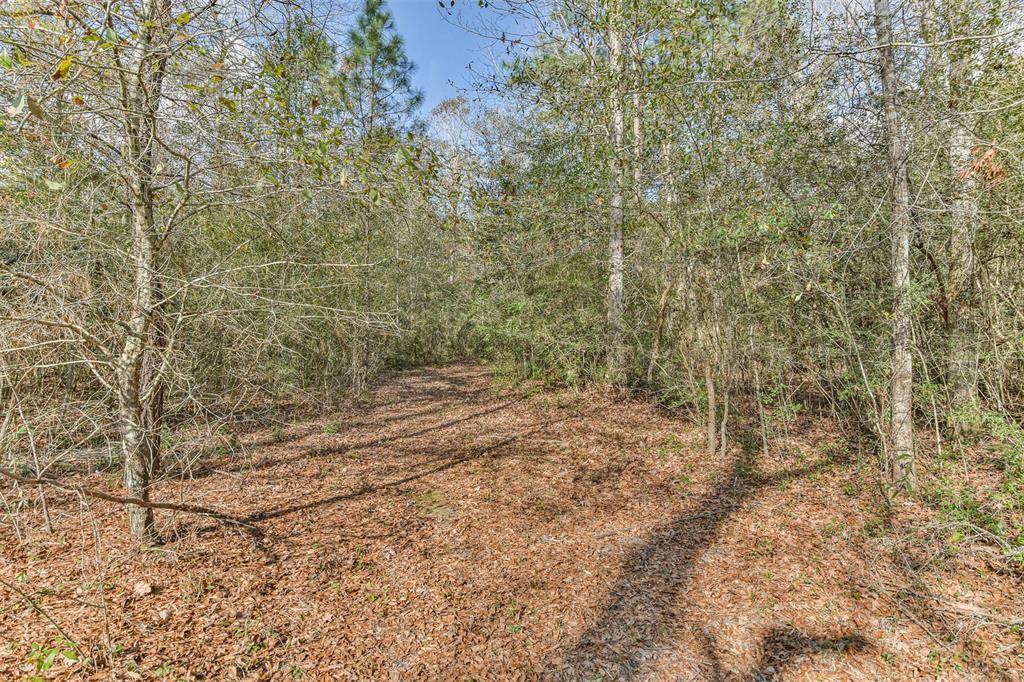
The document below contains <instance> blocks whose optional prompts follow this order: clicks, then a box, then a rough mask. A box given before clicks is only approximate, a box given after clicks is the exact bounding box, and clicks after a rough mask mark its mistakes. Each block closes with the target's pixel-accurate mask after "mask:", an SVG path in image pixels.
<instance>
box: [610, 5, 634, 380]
mask: <svg viewBox="0 0 1024 682" xmlns="http://www.w3.org/2000/svg"><path fill="white" fill-rule="evenodd" d="M623 21H624V16H623V12H622V7H621V0H609V1H608V12H607V22H608V38H607V41H608V73H609V78H610V83H609V88H608V111H609V116H610V120H609V122H608V131H609V143H610V144H609V146H610V152H609V164H610V167H609V178H610V183H611V184H610V187H609V201H608V381H609V383H611V384H612V385H613V386H622V385H623V384H624V383H625V381H626V339H625V330H624V328H623V324H624V320H623V318H624V316H625V307H626V297H625V291H624V288H625V284H624V270H625V268H624V260H625V252H624V245H623V225H624V223H625V211H624V203H623V202H624V194H625V185H626V161H625V155H626V153H625V149H624V145H625V125H626V124H625V113H624V106H625V102H624V100H625V95H626V93H625V88H626V82H625V76H624V73H623V68H622V62H623V43H624V36H623ZM637 131H638V132H637V135H639V124H638V125H637Z"/></svg>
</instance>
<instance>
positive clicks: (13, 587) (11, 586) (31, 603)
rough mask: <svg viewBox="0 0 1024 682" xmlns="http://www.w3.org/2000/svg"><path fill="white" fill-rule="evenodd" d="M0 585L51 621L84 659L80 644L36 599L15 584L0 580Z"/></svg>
mask: <svg viewBox="0 0 1024 682" xmlns="http://www.w3.org/2000/svg"><path fill="white" fill-rule="evenodd" d="M0 585H3V586H4V587H6V588H7V589H9V590H11V591H12V592H15V593H16V594H17V595H18V596H19V597H21V598H22V599H24V600H25V601H26V602H28V604H29V606H31V607H32V609H33V610H35V611H36V612H37V613H39V614H40V615H41V616H42V617H43V618H45V619H46V620H48V621H50V625H52V626H53V627H54V628H56V630H57V632H59V633H60V636H61V637H63V638H64V639H66V640H67V641H68V642H69V643H70V644H71V646H73V647H74V648H75V651H76V652H77V653H78V655H79V656H80V657H84V655H83V654H82V650H81V649H80V648H79V646H78V642H76V641H75V640H73V639H71V635H69V634H68V633H67V631H66V630H64V628H62V627H61V626H60V623H58V622H57V621H55V620H54V619H53V617H52V616H51V615H50V614H48V613H47V612H46V611H45V610H44V609H43V607H41V606H40V605H39V604H37V603H36V601H35V599H33V598H32V597H30V596H28V595H27V594H25V593H24V592H22V591H21V590H19V589H18V586H17V585H14V584H13V583H9V582H7V581H6V580H4V579H3V578H0Z"/></svg>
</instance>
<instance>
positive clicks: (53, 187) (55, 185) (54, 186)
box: [43, 178, 64, 192]
mask: <svg viewBox="0 0 1024 682" xmlns="http://www.w3.org/2000/svg"><path fill="white" fill-rule="evenodd" d="M43 182H45V183H46V189H48V190H50V191H51V192H59V191H60V190H62V189H64V183H63V182H56V181H54V180H50V179H49V178H43Z"/></svg>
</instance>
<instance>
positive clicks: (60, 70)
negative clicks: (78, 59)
mask: <svg viewBox="0 0 1024 682" xmlns="http://www.w3.org/2000/svg"><path fill="white" fill-rule="evenodd" d="M73 63H74V60H73V59H72V58H71V55H66V56H65V57H64V59H61V60H60V63H59V64H57V69H56V70H55V71H54V72H53V73H52V74H51V75H50V78H51V79H53V80H55V81H59V80H63V79H65V78H67V76H68V71H69V70H70V69H71V65H72V64H73Z"/></svg>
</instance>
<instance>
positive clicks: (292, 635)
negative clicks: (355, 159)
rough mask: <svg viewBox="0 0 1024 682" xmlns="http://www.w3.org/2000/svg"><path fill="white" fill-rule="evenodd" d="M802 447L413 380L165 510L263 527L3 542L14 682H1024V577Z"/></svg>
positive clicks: (465, 371)
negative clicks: (193, 507)
mask: <svg viewBox="0 0 1024 682" xmlns="http://www.w3.org/2000/svg"><path fill="white" fill-rule="evenodd" d="M800 432H801V433H803V434H804V435H803V436H802V438H803V442H802V443H801V445H800V447H793V448H787V449H786V454H780V453H775V452H770V453H769V456H768V457H767V458H764V457H762V455H761V453H760V451H759V447H758V446H751V447H747V448H746V449H745V448H743V447H740V446H739V445H732V446H731V447H730V448H729V453H728V454H727V455H722V456H719V457H715V458H713V459H711V460H709V459H708V458H707V456H706V455H705V454H704V448H703V443H702V441H701V438H702V436H701V430H700V429H699V428H696V427H694V426H692V425H691V424H688V423H686V422H685V421H682V420H678V419H674V418H672V417H671V416H668V415H665V414H663V413H660V412H659V411H658V410H656V409H654V408H653V407H651V406H649V405H646V404H643V403H641V402H622V401H617V400H612V399H611V398H610V397H607V396H604V395H602V394H600V393H596V392H594V393H587V394H582V395H580V394H573V393H570V392H561V393H554V394H552V393H546V394H539V395H534V396H531V397H522V396H521V395H519V394H516V393H514V392H511V391H505V392H501V391H497V390H495V389H494V388H493V387H492V383H491V380H490V377H489V375H488V373H487V371H486V370H484V369H482V368H479V367H473V366H449V367H443V368H433V369H424V370H416V371H410V372H405V373H402V374H398V375H396V376H395V377H393V378H391V379H389V380H387V381H386V382H385V383H384V384H383V385H382V386H381V387H380V388H379V389H378V390H376V391H375V392H374V394H373V395H372V396H371V398H370V400H369V401H368V403H367V404H366V405H364V406H361V407H351V408H349V409H347V410H345V411H343V412H339V413H337V414H332V415H326V416H324V417H323V418H322V419H320V420H318V421H312V422H303V423H297V424H294V425H293V426H292V427H291V428H290V429H286V430H284V431H280V432H276V433H274V434H270V433H269V432H256V433H248V434H245V435H244V436H243V437H242V444H243V445H244V446H246V447H245V450H246V454H245V456H244V457H240V458H223V459H221V460H219V461H212V462H207V463H205V466H203V467H202V469H198V470H197V471H196V473H195V475H194V476H192V477H190V478H187V479H185V480H181V481H167V482H164V483H162V484H161V486H160V488H159V490H158V491H157V492H156V494H155V495H154V497H155V498H156V499H161V500H166V499H180V500H183V501H185V500H187V501H189V502H193V503H195V504H201V505H204V506H210V507H215V508H218V509H222V510H224V511H227V512H229V513H231V514H234V515H237V516H239V517H242V518H245V519H246V520H247V521H248V522H249V523H251V524H252V525H253V526H254V527H255V529H257V532H242V531H240V530H237V529H232V528H229V527H224V526H220V525H217V524H215V523H213V522H211V521H209V520H205V519H197V518H196V517H190V516H187V515H174V514H170V513H166V512H163V513H158V521H159V523H160V531H161V533H162V535H163V536H164V537H167V538H168V539H169V541H168V542H167V543H166V544H165V545H163V546H161V547H158V548H155V549H151V550H144V551H139V550H137V549H134V548H133V547H132V546H131V544H130V543H129V542H128V541H127V540H126V538H125V537H124V530H125V526H126V519H125V515H124V513H123V510H121V509H120V508H118V507H116V506H114V505H108V504H106V503H97V502H92V501H84V502H83V501H79V500H78V499H77V498H74V497H72V496H70V495H68V494H58V493H56V492H54V491H50V492H49V494H48V495H49V507H50V512H51V514H52V515H53V517H54V524H55V528H56V532H55V533H54V534H53V535H50V534H48V533H46V531H45V530H44V528H43V523H42V521H41V517H40V516H38V514H39V513H40V512H39V511H38V510H36V511H35V512H33V513H34V514H36V515H35V516H31V517H30V518H29V519H28V524H27V525H26V526H25V527H23V528H21V529H20V530H21V533H22V535H23V536H24V537H22V538H21V539H20V540H19V538H18V537H17V536H16V534H15V532H14V527H13V525H12V524H11V523H4V524H3V525H2V526H0V548H2V560H0V577H2V579H3V581H4V582H5V583H6V584H5V585H0V595H2V597H0V599H2V601H0V604H2V612H0V636H2V640H3V641H2V642H0V669H2V670H3V671H5V672H6V674H7V675H10V676H12V677H21V676H31V675H32V674H34V671H35V669H36V667H35V666H36V663H40V662H41V661H43V659H44V658H45V656H46V652H49V651H54V652H56V653H55V654H54V655H53V656H52V661H51V663H52V665H51V667H49V668H48V670H46V671H45V674H46V675H47V676H48V677H51V678H54V679H61V678H67V679H72V678H75V679H78V678H87V679H111V678H116V679H157V678H165V679H210V680H221V679H232V678H252V679H300V678H305V679H318V680H319V679H351V680H367V679H403V680H404V679H424V680H439V679H441V680H449V679H450V680H470V679H479V680H484V679H486V680H517V679H537V678H541V679H573V680H575V679H580V680H583V679H587V680H593V679H604V680H619V679H651V680H691V679H692V680H764V679H786V680H805V679H806V680H818V679H840V680H846V679H856V680H892V679H920V678H928V679H931V678H945V679H978V680H981V679H985V680H988V679H1011V680H1012V679H1021V675H1022V672H1021V671H1022V668H1024V663H1022V656H1024V648H1022V645H1021V640H1020V634H1019V628H1018V629H1017V631H1016V632H1014V630H1013V628H1007V627H1005V623H1003V624H993V623H992V618H993V617H994V616H993V615H992V614H1003V615H1004V616H1006V614H1009V616H1007V617H1012V618H1019V617H1020V614H1021V613H1024V604H1022V602H1021V596H1020V595H1021V590H1020V580H1019V576H1015V575H1012V574H1002V575H1001V574H996V573H995V572H993V571H990V570H988V569H987V568H986V567H985V566H984V564H983V562H981V563H978V562H975V564H970V563H969V562H970V561H971V559H970V558H968V557H964V558H956V557H954V558H946V559H943V560H942V561H937V560H935V557H934V556H931V557H923V558H922V557H918V556H915V555H914V554H913V551H912V550H913V547H916V546H917V545H911V546H908V547H904V546H903V545H901V544H900V543H901V542H902V540H901V539H900V537H899V536H898V535H897V534H896V533H894V532H893V531H891V530H886V528H889V527H888V526H886V525H885V524H883V523H882V519H883V517H885V516H886V510H884V509H880V508H879V506H878V502H877V494H876V493H875V492H874V491H873V490H871V481H872V480H874V473H873V468H872V467H873V466H874V465H873V464H872V463H870V462H865V461H863V460H861V461H858V460H855V459H853V458H846V457H843V456H841V454H840V453H841V452H842V448H840V447H838V446H837V444H836V443H835V442H833V438H834V437H833V436H831V435H830V432H829V430H828V429H825V428H818V429H816V428H811V427H808V428H806V429H803V430H801V431H800ZM737 440H740V441H742V440H743V439H737ZM754 442H756V439H755V440H754ZM82 482H85V483H88V484H89V485H94V486H96V487H102V488H105V489H115V486H116V481H115V480H114V479H113V478H111V476H110V475H96V476H92V477H88V478H83V479H82ZM926 514H927V512H926V511H925V510H924V509H922V508H919V507H916V506H913V505H909V506H905V507H900V508H898V509H896V510H895V517H894V521H895V523H896V525H897V527H899V524H900V523H901V521H900V520H901V519H911V518H920V517H921V516H922V515H926ZM924 546H927V545H924ZM922 565H924V566H926V567H927V570H922ZM922 576H924V577H922ZM951 604H952V605H959V606H950V605H951ZM37 607H38V608H37ZM957 608H959V609H960V611H959V612H958V611H957ZM964 608H973V609H976V610H977V611H975V613H974V614H973V615H971V614H966V615H965V614H964V613H962V611H963V609H964ZM979 614H981V615H979ZM1014 614H1016V615H1014ZM51 618H52V622H51V620H50V619H51ZM58 627H59V628H60V629H61V630H63V631H64V632H65V633H66V636H67V637H68V638H69V639H72V640H73V641H74V642H76V643H77V646H78V649H79V650H80V651H81V653H82V654H84V656H85V657H87V658H89V659H91V662H90V663H89V664H88V665H85V664H83V662H82V661H81V660H80V661H78V662H71V661H70V660H69V657H68V656H65V655H64V654H63V653H61V652H62V651H65V650H68V645H66V644H63V643H62V642H61V640H62V639H63V637H64V635H61V634H60V633H59V632H58V629H57V628H58ZM8 643H9V644H8ZM33 645H35V648H33Z"/></svg>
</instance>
